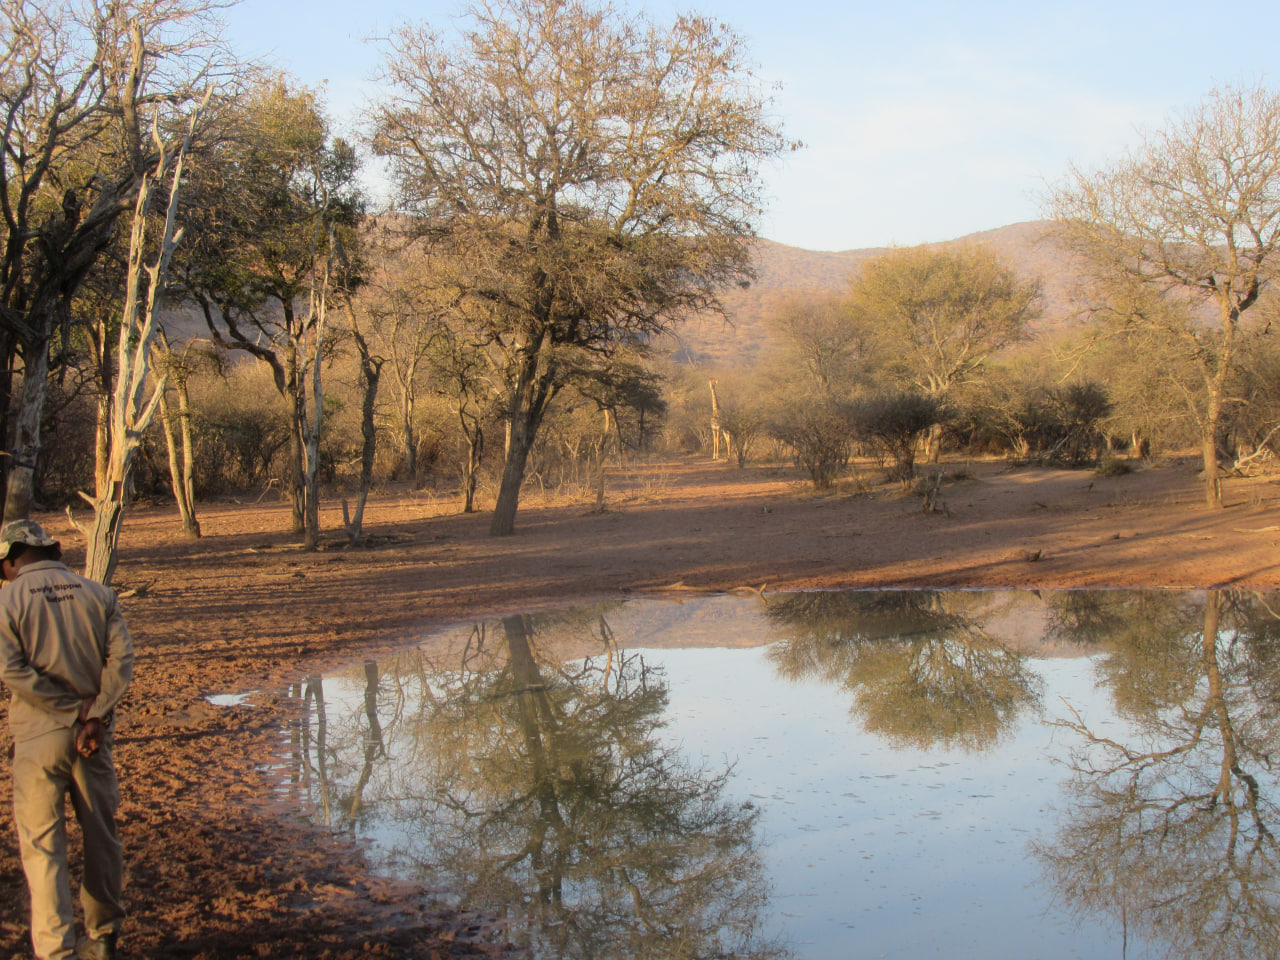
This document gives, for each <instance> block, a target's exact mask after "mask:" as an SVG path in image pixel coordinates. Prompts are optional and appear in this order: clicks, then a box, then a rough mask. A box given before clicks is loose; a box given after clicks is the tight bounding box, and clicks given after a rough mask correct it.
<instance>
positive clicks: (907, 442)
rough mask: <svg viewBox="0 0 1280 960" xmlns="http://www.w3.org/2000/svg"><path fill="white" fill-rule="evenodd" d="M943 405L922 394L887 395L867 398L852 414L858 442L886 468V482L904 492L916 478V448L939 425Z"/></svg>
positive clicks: (858, 404)
mask: <svg viewBox="0 0 1280 960" xmlns="http://www.w3.org/2000/svg"><path fill="white" fill-rule="evenodd" d="M942 416H943V414H942V404H941V402H940V401H938V400H937V399H936V398H934V397H928V396H925V395H924V394H921V393H914V392H910V391H908V392H905V393H887V394H880V395H878V396H873V397H868V398H867V399H865V400H862V401H859V402H858V403H856V404H855V405H854V407H853V410H852V418H853V427H854V430H855V432H856V435H857V437H858V439H859V440H860V441H862V442H863V443H864V444H866V445H867V446H868V447H869V448H870V449H871V451H872V453H873V455H874V456H875V457H876V458H877V460H879V461H880V463H881V464H882V465H883V466H884V467H885V473H886V476H887V477H888V479H890V480H897V481H898V482H899V483H901V484H902V487H903V489H904V490H906V489H910V487H911V481H912V480H913V479H914V478H915V473H916V471H915V461H916V445H917V443H918V442H919V440H920V436H921V435H922V434H923V433H924V432H925V431H927V430H929V429H930V428H931V427H933V426H935V425H936V424H938V423H941V422H942Z"/></svg>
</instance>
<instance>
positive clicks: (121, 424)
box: [80, 89, 212, 584]
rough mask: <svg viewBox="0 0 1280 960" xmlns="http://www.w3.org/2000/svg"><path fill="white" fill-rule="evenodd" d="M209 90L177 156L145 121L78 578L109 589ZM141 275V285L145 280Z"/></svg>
mask: <svg viewBox="0 0 1280 960" xmlns="http://www.w3.org/2000/svg"><path fill="white" fill-rule="evenodd" d="M211 93H212V89H210V90H209V91H207V92H206V93H205V98H204V101H203V102H202V103H201V104H200V106H199V107H197V108H196V110H195V112H194V114H193V115H192V117H191V122H190V124H189V125H188V126H187V133H186V136H185V137H183V139H182V143H181V145H180V146H179V147H178V149H177V151H176V152H172V151H170V149H169V147H168V146H167V145H166V144H165V143H164V141H163V139H162V138H161V136H160V128H159V118H158V117H157V119H156V120H155V121H153V123H152V127H151V137H152V141H153V143H154V145H155V148H156V151H157V153H158V155H159V159H158V160H157V162H156V165H155V168H154V170H152V171H151V172H150V173H148V174H147V175H145V176H144V177H143V178H142V183H141V185H140V186H139V188H138V199H137V203H136V204H135V206H134V211H133V227H132V230H131V232H130V236H129V272H128V277H127V286H126V291H125V304H124V314H123V317H122V318H121V323H120V339H119V342H118V344H117V346H116V369H117V375H116V388H115V394H114V397H113V402H112V409H111V425H110V426H111V434H110V439H109V442H108V445H107V450H108V453H107V462H106V471H105V474H104V476H103V478H102V479H103V483H102V486H101V488H100V489H99V490H97V491H96V494H95V495H94V496H92V497H90V496H89V495H88V494H85V493H81V494H80V495H81V496H82V497H84V498H85V499H86V500H88V501H89V503H91V504H92V505H93V525H92V527H91V528H90V530H89V535H88V544H87V549H86V555H85V563H84V572H85V576H87V577H89V578H90V579H92V580H97V581H99V582H101V583H107V584H109V583H110V582H111V575H112V573H113V572H114V571H115V566H116V547H117V543H118V542H119V538H120V528H121V525H122V524H123V523H124V511H125V498H126V491H127V488H128V485H129V475H130V474H131V473H132V471H133V455H134V453H135V452H136V451H137V449H138V444H139V443H140V442H141V439H142V434H143V433H144V432H145V431H146V429H147V428H148V427H149V426H150V425H151V421H152V419H153V418H154V417H155V413H156V407H157V406H158V404H159V403H160V398H161V396H162V395H163V393H164V380H163V378H161V380H160V382H159V383H157V384H156V385H155V386H153V387H152V390H151V395H150V397H145V391H146V386H147V379H148V374H149V372H150V366H151V341H152V338H153V337H154V335H155V330H156V310H157V309H158V307H159V304H160V301H161V299H162V298H163V296H164V286H165V278H166V276H167V274H168V270H169V260H170V259H171V258H172V256H173V251H174V248H175V247H177V245H178V243H179V241H180V240H181V239H182V230H181V229H179V228H178V225H177V216H178V193H179V190H180V188H181V185H182V167H183V163H184V161H185V160H186V155H187V150H188V149H189V148H190V146H191V138H192V136H193V135H194V133H195V126H196V121H197V119H198V118H199V116H200V112H201V111H202V110H203V109H204V106H205V104H207V103H208V102H209V96H210V94H211ZM166 177H170V178H171V182H170V185H169V204H168V208H167V210H166V212H165V220H164V233H163V236H162V238H161V241H160V249H159V252H158V253H157V254H156V259H155V261H154V262H153V263H151V264H150V265H148V264H147V263H145V262H144V260H145V257H146V237H147V214H148V213H149V212H150V209H151V200H152V197H153V196H154V194H155V193H156V192H157V191H158V190H159V189H160V187H161V185H162V184H163V183H164V180H165V178H166ZM144 277H145V280H144Z"/></svg>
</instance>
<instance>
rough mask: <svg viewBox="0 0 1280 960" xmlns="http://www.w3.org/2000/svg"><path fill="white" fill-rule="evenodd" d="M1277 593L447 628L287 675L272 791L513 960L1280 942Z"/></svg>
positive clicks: (838, 602) (1252, 946)
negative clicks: (495, 922) (525, 951)
mask: <svg viewBox="0 0 1280 960" xmlns="http://www.w3.org/2000/svg"><path fill="white" fill-rule="evenodd" d="M1278 601H1280V598H1277V597H1276V596H1274V595H1265V594H1254V593H1244V592H1210V593H1207V594H1206V593H1180V592H1163V591H1161V592H1153V591H1147V592H1128V591H1107V592H1085V591H1070V592H1056V593H1026V592H1011V591H952V592H938V591H892V592H866V591H860V592H849V593H805V594H770V595H767V596H766V597H764V598H761V597H748V598H739V597H729V596H720V597H707V598H698V599H692V600H684V601H683V602H678V603H677V602H672V601H666V600H658V599H647V600H630V601H619V602H616V603H608V604H599V605H596V606H592V607H579V608H573V609H565V610H562V611H558V612H553V613H542V614H535V615H529V616H513V617H507V618H504V619H501V620H496V621H493V622H489V623H479V624H466V625H462V626H459V627H457V628H455V629H451V630H447V631H443V632H441V633H440V634H437V635H432V636H430V637H425V638H422V640H421V642H420V643H419V644H416V645H415V646H413V647H411V648H408V649H406V650H404V651H403V652H401V653H399V654H398V655H395V656H393V657H390V658H388V659H385V660H382V661H379V662H377V663H373V662H370V663H366V664H364V665H360V666H355V667H352V668H350V669H348V670H346V671H342V672H338V673H335V674H331V675H327V676H324V677H311V678H308V679H307V680H306V681H305V682H303V683H300V684H299V685H298V686H297V688H296V689H295V691H294V692H295V694H296V695H297V696H299V697H301V698H304V699H305V705H304V709H303V710H302V711H300V718H299V720H298V721H297V723H296V724H295V726H294V727H293V728H292V729H291V730H290V736H289V742H288V744H287V746H286V751H287V759H286V760H285V763H284V768H285V772H286V775H287V777H286V778H287V780H288V787H287V788H286V789H288V790H289V791H290V792H292V793H294V794H296V795H297V797H298V798H299V800H300V802H301V803H302V804H303V805H304V807H305V809H306V810H307V811H308V813H309V814H310V815H311V816H313V817H314V818H315V819H316V820H317V821H319V822H322V823H325V824H328V825H331V826H333V827H335V828H342V829H349V830H351V831H353V832H354V833H355V834H356V835H358V836H360V837H364V838H368V839H369V840H371V841H372V850H373V858H374V860H375V861H376V862H377V863H378V864H379V866H380V867H381V868H382V869H384V870H386V871H388V872H394V873H397V874H400V875H403V876H407V877H410V878H413V879H414V880H416V881H418V882H420V883H421V884H422V885H423V886H424V887H425V888H426V889H428V890H429V891H432V892H433V894H435V895H436V896H437V897H438V898H439V900H440V901H441V902H443V903H448V904H452V905H458V906H461V907H464V908H466V909H470V910H477V911H481V912H484V913H486V914H488V915H491V916H499V917H503V918H505V919H506V920H508V921H509V924H510V926H509V927H508V929H507V934H508V936H509V938H510V939H511V940H512V941H514V942H517V943H521V944H525V945H528V946H529V947H530V949H531V952H532V953H533V955H535V956H537V957H543V958H558V957H573V958H584V960H585V958H592V960H596V958H599V960H603V958H618V960H623V958H654V960H658V958H662V960H667V958H709V957H720V958H744V960H745V958H795V960H829V958H846V957H847V958H864V957H865V958H879V957H891V958H916V957H934V956H939V957H948V958H983V960H987V958H1002V957H1009V958H1015V957H1016V958H1040V960H1052V958H1068V957H1082V958H1107V957H1115V958H1140V957H1178V958H1219V957H1221V958H1227V957H1232V958H1240V957H1250V958H1269V957H1276V956H1277V955H1280V954H1278V951H1280V946H1278V945H1280V850H1278V849H1277V844H1276V838H1275V836H1274V835H1273V832H1272V831H1273V830H1275V829H1276V828H1277V824H1278V821H1280V818H1278V817H1277V813H1278V812H1280V811H1278V810H1277V806H1276V799H1277V796H1278V795H1280V793H1278V787H1280V784H1278V783H1277V778H1278V777H1280V771H1277V770H1275V769H1273V757H1275V759H1276V760H1280V618H1278V616H1277V612H1278V611H1280V602H1278Z"/></svg>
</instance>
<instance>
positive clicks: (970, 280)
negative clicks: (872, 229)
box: [852, 246, 1040, 461]
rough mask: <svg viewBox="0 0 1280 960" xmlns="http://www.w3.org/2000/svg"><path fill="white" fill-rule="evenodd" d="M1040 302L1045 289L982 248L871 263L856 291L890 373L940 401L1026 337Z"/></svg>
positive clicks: (933, 436)
mask: <svg viewBox="0 0 1280 960" xmlns="http://www.w3.org/2000/svg"><path fill="white" fill-rule="evenodd" d="M1039 304H1040V288H1039V284H1036V283H1027V282H1025V281H1023V280H1021V279H1019V277H1018V276H1017V275H1016V274H1015V273H1014V271H1013V270H1012V269H1011V268H1010V267H1008V266H1006V265H1005V264H1003V263H1001V262H1000V260H999V259H998V258H997V257H996V256H995V254H993V253H991V252H990V251H989V250H986V249H984V248H982V247H976V246H975V247H967V248H961V249H956V250H947V249H942V248H938V247H930V246H923V247H909V248H904V249H902V250H895V251H893V252H891V253H887V254H885V255H884V256H882V257H879V258H877V259H875V260H872V261H871V262H870V263H868V264H866V266H864V267H863V268H862V272H861V273H860V274H858V275H857V276H856V277H855V278H854V280H853V289H852V308H853V309H854V310H855V311H856V312H857V313H858V314H860V315H861V317H862V319H863V321H864V322H866V323H867V324H868V325H869V326H870V327H871V328H872V329H874V330H875V333H876V336H877V337H878V338H879V340H880V344H881V357H882V360H883V361H884V363H885V364H886V367H887V369H888V370H889V372H890V374H891V375H892V376H894V378H895V379H897V380H898V381H899V382H900V383H902V384H903V385H905V386H910V387H914V388H915V389H917V390H919V391H921V392H922V393H924V394H925V395H926V396H928V397H931V398H933V399H934V400H936V401H938V402H939V403H945V402H946V401H947V398H948V395H949V394H950V393H951V391H952V390H954V389H955V388H956V387H958V386H960V385H961V384H964V383H967V382H969V381H971V380H973V379H974V378H976V377H977V376H978V374H979V373H980V371H981V370H982V369H983V367H984V365H985V364H986V362H987V360H988V359H989V358H990V357H991V355H992V354H993V353H996V352H997V351H999V350H1001V349H1003V348H1004V347H1006V346H1008V345H1009V344H1011V343H1014V342H1015V341H1017V340H1019V339H1021V338H1023V337H1024V336H1025V335H1026V326H1027V323H1028V321H1030V320H1031V319H1033V318H1034V317H1035V316H1036V315H1037V313H1038V310H1039ZM941 433H942V428H941V425H940V424H939V425H936V426H935V427H934V428H933V429H932V431H931V432H930V435H929V450H928V456H929V459H930V460H931V461H936V460H937V457H938V453H939V446H940V443H939V441H940V439H941Z"/></svg>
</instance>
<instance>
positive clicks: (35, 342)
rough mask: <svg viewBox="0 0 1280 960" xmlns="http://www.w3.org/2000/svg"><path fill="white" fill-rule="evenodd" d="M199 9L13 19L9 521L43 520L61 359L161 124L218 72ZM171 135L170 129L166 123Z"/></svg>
mask: <svg viewBox="0 0 1280 960" xmlns="http://www.w3.org/2000/svg"><path fill="white" fill-rule="evenodd" d="M217 6H218V4H216V3H202V2H199V0H126V2H121V3H111V4H99V3H92V2H88V0H84V2H72V3H64V4H53V5H50V4H45V3H40V2H32V0H13V2H7V3H5V4H4V5H3V6H0V178H2V179H3V186H2V188H0V213H2V215H3V218H4V224H5V227H6V234H5V239H4V247H3V255H2V257H0V369H3V371H4V372H3V373H2V374H0V429H4V430H5V431H6V432H7V428H8V426H9V423H8V421H9V416H10V404H11V390H10V386H11V381H10V377H11V371H12V370H13V368H14V363H13V361H14V359H15V357H17V356H20V357H21V359H22V392H21V395H20V396H19V397H18V398H17V402H16V404H15V405H14V409H13V420H14V427H13V430H12V435H13V445H12V448H11V450H10V454H11V456H10V457H6V458H3V460H4V463H3V464H0V468H2V469H7V471H8V473H7V478H6V483H5V505H4V516H3V519H4V521H8V520H11V519H15V518H18V517H25V516H26V515H27V513H28V512H29V511H30V509H31V504H32V498H33V491H34V477H35V470H36V461H37V458H38V456H39V452H40V420H41V413H42V411H43V409H44V401H45V390H46V378H47V374H48V370H49V351H50V346H51V344H52V342H53V341H54V340H55V338H57V337H59V336H61V337H62V339H63V340H64V341H65V340H66V339H67V336H66V335H67V333H68V331H69V328H70V325H71V319H72V314H71V302H72V299H73V298H74V297H75V295H76V292H77V290H78V289H79V287H80V285H81V284H82V282H83V281H84V279H85V277H86V275H87V274H88V273H89V271H90V270H91V269H92V268H93V266H94V264H95V263H96V262H97V260H98V258H99V257H100V256H101V254H102V253H103V251H104V250H105V249H106V248H107V246H108V245H109V244H110V243H111V240H112V237H113V235H114V233H115V231H116V227H117V223H118V221H119V219H120V217H121V215H122V214H125V213H126V212H127V211H129V210H130V209H131V208H132V207H133V205H134V201H135V199H136V197H137V194H138V189H139V185H140V184H141V183H142V180H143V178H144V177H145V176H147V175H149V174H150V173H152V172H153V171H154V170H155V167H156V164H157V162H158V154H157V152H156V151H155V150H154V149H153V147H152V143H151V136H150V130H149V123H150V119H151V116H152V112H153V111H155V110H158V111H161V113H162V114H163V115H164V116H172V115H178V116H180V115H181V114H182V113H183V112H185V110H187V109H188V108H189V106H190V105H191V104H192V103H193V102H194V101H196V100H198V99H199V98H200V97H201V96H202V95H203V93H204V91H205V88H206V86H207V85H208V82H209V79H210V76H211V75H212V74H213V73H214V72H216V69H217V68H215V67H212V66H211V64H213V63H215V62H216V59H217V57H216V43H215V41H214V39H213V38H212V34H211V27H212V26H213V20H212V16H211V12H212V11H213V10H215V9H216V7H217ZM163 122H164V120H163V118H162V123H163Z"/></svg>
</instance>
